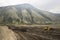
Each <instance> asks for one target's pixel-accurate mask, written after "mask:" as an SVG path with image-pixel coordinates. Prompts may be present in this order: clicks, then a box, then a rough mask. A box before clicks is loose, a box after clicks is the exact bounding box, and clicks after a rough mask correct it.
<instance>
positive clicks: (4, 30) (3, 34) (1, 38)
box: [0, 26, 17, 40]
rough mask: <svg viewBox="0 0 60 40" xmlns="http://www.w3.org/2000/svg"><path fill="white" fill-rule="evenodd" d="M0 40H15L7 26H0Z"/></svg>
mask: <svg viewBox="0 0 60 40" xmlns="http://www.w3.org/2000/svg"><path fill="white" fill-rule="evenodd" d="M0 40H17V38H16V36H15V34H14V32H13V31H12V30H10V29H8V27H7V26H0Z"/></svg>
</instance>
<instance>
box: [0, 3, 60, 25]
mask: <svg viewBox="0 0 60 40" xmlns="http://www.w3.org/2000/svg"><path fill="white" fill-rule="evenodd" d="M58 15H59V16H58ZM59 17H60V14H53V13H51V12H47V11H42V10H40V9H37V8H35V7H34V6H32V5H30V4H20V5H12V6H5V7H0V23H5V24H8V23H9V24H55V23H60V18H59Z"/></svg>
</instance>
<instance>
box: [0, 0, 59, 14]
mask: <svg viewBox="0 0 60 40" xmlns="http://www.w3.org/2000/svg"><path fill="white" fill-rule="evenodd" d="M23 3H29V4H31V5H34V6H35V7H37V8H39V9H41V10H46V11H50V12H54V13H56V12H57V13H60V0H0V6H7V5H16V4H23Z"/></svg>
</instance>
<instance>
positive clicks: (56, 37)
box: [0, 26, 60, 40]
mask: <svg viewBox="0 0 60 40" xmlns="http://www.w3.org/2000/svg"><path fill="white" fill-rule="evenodd" d="M0 33H1V34H0V40H60V29H54V28H53V29H50V30H46V29H43V28H38V27H22V28H20V27H14V26H13V27H12V26H6V27H4V26H3V27H2V26H1V27H0ZM4 35H5V36H4ZM3 37H4V38H3Z"/></svg>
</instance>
